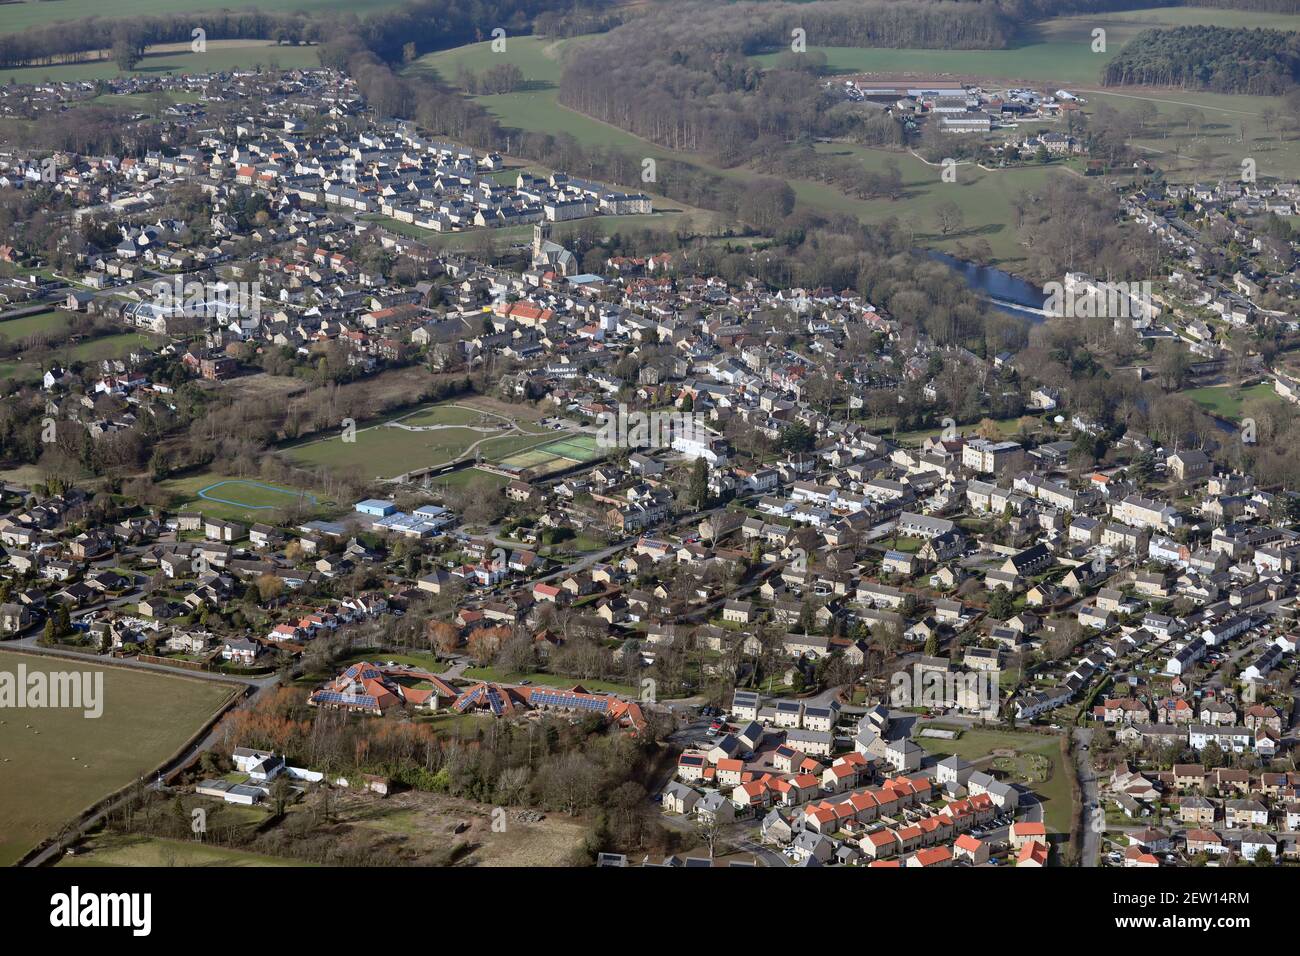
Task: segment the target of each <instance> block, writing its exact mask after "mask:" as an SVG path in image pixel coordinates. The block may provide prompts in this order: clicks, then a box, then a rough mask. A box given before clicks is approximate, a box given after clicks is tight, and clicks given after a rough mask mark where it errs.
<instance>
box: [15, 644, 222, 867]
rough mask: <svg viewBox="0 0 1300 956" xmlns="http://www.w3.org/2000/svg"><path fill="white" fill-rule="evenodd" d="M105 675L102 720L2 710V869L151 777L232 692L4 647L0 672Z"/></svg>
mask: <svg viewBox="0 0 1300 956" xmlns="http://www.w3.org/2000/svg"><path fill="white" fill-rule="evenodd" d="M20 663H22V664H24V665H25V666H26V667H27V668H28V671H29V672H31V671H36V670H39V671H43V672H45V673H50V672H67V671H77V672H81V671H98V672H102V673H103V675H104V677H103V682H104V684H103V686H104V703H103V714H102V716H100V717H98V718H93V719H91V718H86V717H85V716H84V715H83V712H82V711H80V710H69V709H54V708H46V709H40V710H35V709H32V710H17V709H14V710H5V711H2V712H0V866H5V865H10V864H12V863H14V862H15V861H17V860H18V859H19V858H20V857H21V856H22V855H23V854H24V853H26V852H27V851H28V850H29V849H31V848H32V847H33V846H35V845H36V844H37V843H39V842H40V841H41V840H42V839H44V838H46V837H47V836H51V835H53V834H54V833H55V832H56V831H57V830H58V829H59V828H60V827H61V826H62V825H63V824H64V823H65V822H66V821H68V820H71V819H72V818H73V817H75V816H76V815H77V814H79V813H80V812H81V811H82V810H84V809H85V808H87V807H89V806H90V805H91V804H93V803H95V802H96V801H97V800H99V799H101V798H103V797H105V796H107V795H108V794H110V793H112V792H113V791H115V790H117V789H119V788H120V787H123V786H125V785H126V784H128V783H130V782H131V781H132V780H133V779H135V778H136V777H137V776H139V775H141V774H148V773H150V772H152V771H153V770H154V769H155V768H156V767H157V766H158V765H159V764H161V763H162V762H163V761H164V760H166V759H167V758H169V757H170V756H171V755H172V754H173V753H174V752H175V751H176V750H177V749H178V748H180V746H181V745H182V744H184V743H185V741H186V739H187V738H188V737H189V736H190V735H191V734H193V733H194V732H195V731H197V730H198V729H199V728H200V727H201V726H202V725H203V723H204V722H205V721H206V720H207V719H208V718H209V717H211V716H212V715H213V714H214V713H215V712H216V711H217V708H219V707H220V706H221V705H222V704H223V703H224V702H225V701H226V699H227V698H228V697H229V696H230V695H231V693H232V690H231V686H230V685H229V684H225V683H220V682H217V681H208V680H196V679H192V678H186V677H173V676H170V675H165V674H159V673H156V672H146V671H136V670H128V669H125V668H120V667H103V666H101V665H98V664H96V663H95V661H94V658H87V660H85V661H80V660H65V659H61V658H60V659H55V658H50V657H40V656H35V655H29V654H17V653H13V652H10V651H7V650H0V670H3V671H8V672H10V673H15V672H16V668H17V666H18V665H19V664H20Z"/></svg>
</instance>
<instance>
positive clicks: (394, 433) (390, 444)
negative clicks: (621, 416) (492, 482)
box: [282, 402, 555, 479]
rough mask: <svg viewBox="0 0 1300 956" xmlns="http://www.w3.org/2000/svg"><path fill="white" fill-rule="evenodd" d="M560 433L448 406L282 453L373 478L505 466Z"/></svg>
mask: <svg viewBox="0 0 1300 956" xmlns="http://www.w3.org/2000/svg"><path fill="white" fill-rule="evenodd" d="M554 435H555V433H554V432H553V431H551V430H549V429H546V428H542V427H541V426H539V425H534V424H532V423H531V422H527V421H513V420H511V419H509V418H506V417H505V416H503V415H499V414H495V413H492V412H487V411H484V410H483V409H480V408H474V407H471V406H468V405H465V404H458V403H455V402H448V403H444V404H437V405H426V406H424V407H422V408H418V409H416V410H414V411H412V412H409V413H407V414H404V415H402V416H401V417H399V418H395V419H392V420H389V421H385V422H380V423H378V424H375V425H370V426H368V427H365V428H360V429H358V430H357V431H356V433H355V434H354V435H351V436H344V435H343V434H339V435H333V436H331V437H329V438H322V439H318V440H316V441H310V442H306V443H304V444H301V445H293V446H291V447H288V448H285V449H284V450H283V452H282V454H283V455H284V456H285V457H287V458H289V459H291V460H293V461H295V462H297V463H300V464H309V465H323V466H326V467H328V468H331V469H344V470H351V471H354V472H356V473H357V474H358V475H359V476H361V477H363V478H367V479H369V478H392V477H395V476H397V475H404V474H407V473H409V472H412V471H416V470H418V469H422V468H434V467H437V466H439V465H445V464H450V463H452V462H455V461H460V460H462V459H464V458H471V457H472V458H479V459H481V460H483V461H485V462H491V463H499V462H502V461H504V460H505V459H506V458H509V457H510V456H513V455H516V454H520V453H523V452H525V451H526V450H528V449H531V448H534V447H535V446H537V445H540V444H546V443H547V442H549V441H550V440H551V439H552V438H554ZM345 437H350V438H351V439H352V440H351V441H344V438H345Z"/></svg>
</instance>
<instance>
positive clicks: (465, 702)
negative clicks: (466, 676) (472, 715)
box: [454, 684, 483, 714]
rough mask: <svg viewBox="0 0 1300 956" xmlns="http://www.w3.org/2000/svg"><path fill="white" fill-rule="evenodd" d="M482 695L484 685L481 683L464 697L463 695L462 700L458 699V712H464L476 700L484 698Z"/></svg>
mask: <svg viewBox="0 0 1300 956" xmlns="http://www.w3.org/2000/svg"><path fill="white" fill-rule="evenodd" d="M482 696H483V686H482V685H481V684H480V685H479V686H478V687H475V688H474V689H473V690H472V691H470V692H469V693H468V694H465V695H464V696H463V697H461V699H460V700H458V701H456V704H455V707H454V709H455V710H456V711H457V712H458V713H462V714H463V713H464V712H465V711H466V709H467V708H469V707H470V706H472V705H473V704H474V703H475V702H476V701H478V700H479V699H480V698H482Z"/></svg>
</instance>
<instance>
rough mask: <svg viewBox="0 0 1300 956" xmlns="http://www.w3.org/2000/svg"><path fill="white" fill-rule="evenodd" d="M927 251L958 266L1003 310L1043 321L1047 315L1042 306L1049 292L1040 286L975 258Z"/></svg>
mask: <svg viewBox="0 0 1300 956" xmlns="http://www.w3.org/2000/svg"><path fill="white" fill-rule="evenodd" d="M925 254H926V255H927V256H929V257H930V258H931V259H934V260H936V261H938V262H942V263H943V264H944V265H946V266H949V267H950V268H952V269H955V270H956V271H957V273H958V274H960V275H961V277H962V278H963V279H965V280H966V284H967V285H968V286H970V287H971V289H972V290H974V291H975V292H976V293H977V294H978V295H979V296H981V297H982V298H984V299H986V300H988V302H989V303H990V304H991V305H992V306H993V308H995V309H997V310H998V311H999V312H1005V313H1006V314H1007V315H1014V316H1016V317H1017V318H1021V319H1029V321H1031V322H1042V321H1043V319H1044V318H1045V316H1044V315H1043V313H1042V309H1043V303H1044V302H1045V301H1046V300H1047V296H1046V295H1044V294H1043V290H1042V289H1041V288H1039V287H1038V286H1036V285H1033V284H1031V283H1029V282H1026V281H1025V280H1024V279H1021V278H1019V277H1018V276H1013V275H1012V274H1011V273H1009V272H1003V271H1002V270H1001V269H995V268H993V267H992V266H981V265H976V264H975V263H974V262H967V261H966V260H965V259H957V258H955V257H954V256H950V255H948V254H947V253H946V252H938V251H936V250H933V249H928V250H926V253H925Z"/></svg>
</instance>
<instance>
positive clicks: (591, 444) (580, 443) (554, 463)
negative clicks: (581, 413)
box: [501, 435, 599, 475]
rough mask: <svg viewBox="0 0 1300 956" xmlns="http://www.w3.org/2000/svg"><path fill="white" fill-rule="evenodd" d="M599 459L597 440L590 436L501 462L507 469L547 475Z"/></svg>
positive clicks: (551, 443) (552, 445) (552, 444)
mask: <svg viewBox="0 0 1300 956" xmlns="http://www.w3.org/2000/svg"><path fill="white" fill-rule="evenodd" d="M597 457H599V452H598V451H597V449H596V439H595V438H594V437H592V436H590V435H574V436H571V437H569V438H560V439H557V440H556V441H553V442H547V443H546V444H545V445H542V446H540V447H538V448H529V449H526V450H524V451H521V452H516V453H515V454H513V455H509V456H507V457H506V458H503V459H502V460H501V464H502V465H504V466H505V467H506V468H512V469H515V470H517V471H529V472H532V473H533V474H534V475H547V474H550V473H552V472H556V471H563V470H564V469H566V468H572V467H573V466H574V465H581V464H585V463H586V462H589V461H592V460H593V459H595V458H597Z"/></svg>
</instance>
